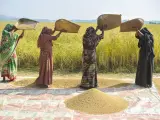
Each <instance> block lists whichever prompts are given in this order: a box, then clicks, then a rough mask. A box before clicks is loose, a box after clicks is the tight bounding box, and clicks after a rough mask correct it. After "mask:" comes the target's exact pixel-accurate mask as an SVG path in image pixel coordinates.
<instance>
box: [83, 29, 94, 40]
mask: <svg viewBox="0 0 160 120" xmlns="http://www.w3.org/2000/svg"><path fill="white" fill-rule="evenodd" d="M93 35H95V29H94V28H93V27H88V28H87V30H86V33H85V34H84V36H83V37H84V38H89V37H92V36H93Z"/></svg>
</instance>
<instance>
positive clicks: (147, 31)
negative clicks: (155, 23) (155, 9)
mask: <svg viewBox="0 0 160 120" xmlns="http://www.w3.org/2000/svg"><path fill="white" fill-rule="evenodd" d="M140 32H141V33H142V34H143V35H145V34H148V35H150V37H151V39H152V40H154V39H153V35H152V33H151V32H150V31H149V30H148V29H147V28H146V27H144V28H143V29H141V30H140ZM136 38H137V39H140V37H139V36H136Z"/></svg>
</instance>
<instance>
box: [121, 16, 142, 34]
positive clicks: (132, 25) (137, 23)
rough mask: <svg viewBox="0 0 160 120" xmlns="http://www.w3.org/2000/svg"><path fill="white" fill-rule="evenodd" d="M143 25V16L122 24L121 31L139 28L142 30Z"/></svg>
mask: <svg viewBox="0 0 160 120" xmlns="http://www.w3.org/2000/svg"><path fill="white" fill-rule="evenodd" d="M143 25H144V20H143V19H141V18H136V19H132V20H129V21H126V22H124V23H122V24H121V26H120V32H131V31H137V29H138V30H140V29H141V28H142V26H143Z"/></svg>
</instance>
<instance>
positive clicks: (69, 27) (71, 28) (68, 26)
mask: <svg viewBox="0 0 160 120" xmlns="http://www.w3.org/2000/svg"><path fill="white" fill-rule="evenodd" d="M55 29H56V30H57V31H61V30H63V29H64V30H66V31H67V32H68V33H78V31H79V29H80V26H79V25H77V24H75V23H72V22H70V21H68V20H65V19H59V20H57V21H56V23H55Z"/></svg>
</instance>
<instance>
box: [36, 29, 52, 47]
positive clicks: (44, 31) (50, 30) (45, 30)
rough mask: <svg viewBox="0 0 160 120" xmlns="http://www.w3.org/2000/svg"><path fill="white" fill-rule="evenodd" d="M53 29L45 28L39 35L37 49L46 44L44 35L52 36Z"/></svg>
mask: <svg viewBox="0 0 160 120" xmlns="http://www.w3.org/2000/svg"><path fill="white" fill-rule="evenodd" d="M51 32H52V29H49V28H47V27H44V28H43V29H42V31H41V33H40V35H39V38H38V41H37V47H38V48H39V47H40V46H41V45H42V44H43V43H44V38H43V35H44V34H48V35H51Z"/></svg>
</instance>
